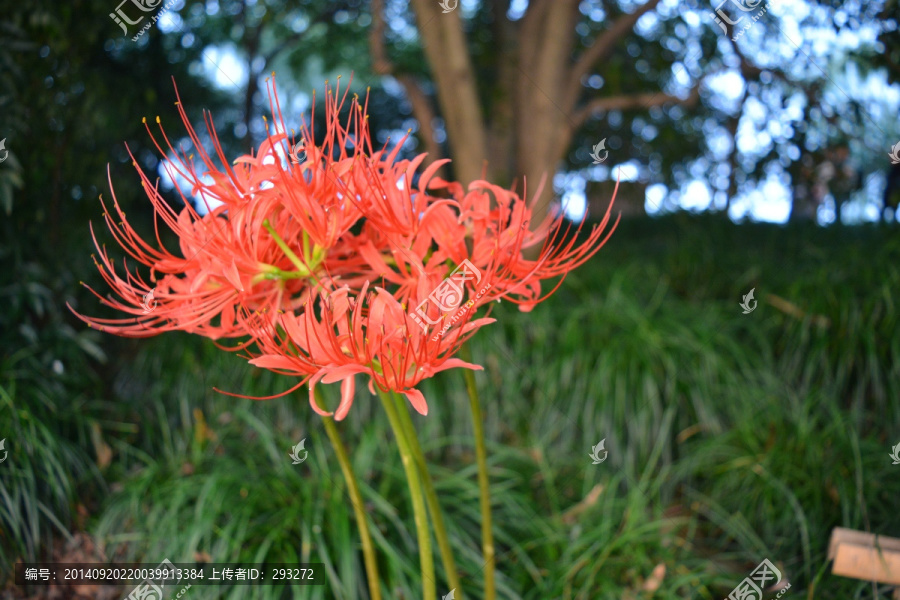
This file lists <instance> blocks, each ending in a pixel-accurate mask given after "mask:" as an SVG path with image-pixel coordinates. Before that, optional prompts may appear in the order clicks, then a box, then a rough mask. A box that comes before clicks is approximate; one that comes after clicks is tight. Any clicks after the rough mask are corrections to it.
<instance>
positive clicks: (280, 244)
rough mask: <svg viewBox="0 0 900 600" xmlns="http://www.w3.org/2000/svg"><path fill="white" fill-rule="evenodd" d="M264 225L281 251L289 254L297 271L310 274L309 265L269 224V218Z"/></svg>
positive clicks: (286, 254) (307, 242) (306, 243)
mask: <svg viewBox="0 0 900 600" xmlns="http://www.w3.org/2000/svg"><path fill="white" fill-rule="evenodd" d="M262 225H263V227H264V228H265V229H266V231H268V232H269V235H271V236H272V239H273V240H275V243H276V244H278V247H279V248H281V251H282V252H284V254H285V256H287V257H288V259H289V260H290V261H291V262H292V263H293V264H294V266H295V267H297V272H298V273H306V276H309V274H310V269H309V267H307V266H306V265H304V264H303V261H301V260H300V258H299V257H298V256H297V255H296V254H294V251H293V250H291V249H290V248H289V247H288V245H287V244H286V243H284V240H283V239H281V236H280V235H278V234H277V233H276V232H275V229H274V228H273V227H272V225H270V224H269V220H268V219H265V220H264V221H263V223H262ZM305 245H306V246H308V245H309V241H308V240H305ZM304 250H305V249H304ZM306 256H309V254H308V253H307V254H306Z"/></svg>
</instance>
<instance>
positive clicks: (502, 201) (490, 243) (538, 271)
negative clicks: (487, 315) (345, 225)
mask: <svg viewBox="0 0 900 600" xmlns="http://www.w3.org/2000/svg"><path fill="white" fill-rule="evenodd" d="M441 186H444V187H446V188H447V189H448V191H450V192H451V194H452V195H453V196H454V197H456V198H457V199H458V205H459V207H460V215H459V220H458V224H457V225H456V226H455V227H454V226H453V225H452V224H450V225H449V227H450V229H451V231H452V232H453V233H452V234H451V235H446V236H443V237H442V238H441V239H442V240H443V241H444V243H445V246H444V249H445V253H446V256H447V257H448V258H449V260H450V261H451V262H452V263H453V264H457V265H458V264H461V263H462V262H463V261H464V260H468V261H469V262H470V263H471V264H473V265H474V266H475V267H476V268H477V269H478V270H479V271H481V272H488V273H491V274H492V277H491V282H492V286H491V290H490V291H489V293H487V294H484V295H483V296H482V297H480V298H479V300H478V305H481V304H486V303H488V302H491V301H492V300H496V299H500V298H507V299H509V300H510V301H512V302H514V303H516V304H518V305H519V308H520V310H522V311H524V312H528V311H530V310H531V309H532V308H534V306H535V305H536V304H538V303H539V302H543V301H544V300H546V299H547V298H548V297H549V296H550V295H552V294H553V293H554V292H555V291H556V290H557V289H559V286H560V285H562V282H563V280H565V276H566V275H567V274H568V273H569V272H571V271H572V270H573V269H576V268H578V267H579V266H581V265H582V264H584V263H585V262H586V261H587V260H588V259H590V258H591V257H592V256H593V255H594V254H596V253H597V251H599V250H600V248H602V247H603V245H604V244H606V242H607V241H608V240H609V238H610V236H611V235H612V233H613V232H614V231H615V229H616V227H617V226H618V224H619V219H620V218H621V216H619V217H617V218H616V221H615V223H614V224H613V226H612V228H611V229H610V230H609V231H608V232H606V233H605V235H604V232H605V230H606V226H607V224H608V223H609V220H610V212H611V210H612V206H613V202H614V201H615V195H616V192H618V183H617V184H616V188H615V191H614V192H613V198H612V200H611V201H610V204H609V207H608V208H607V211H606V214H605V215H604V217H603V220H602V221H601V222H600V223H599V224H596V225H594V226H593V227H592V229H591V231H590V233H589V234H588V236H587V237H586V238H585V239H584V240H583V241H582V242H581V243H578V238H579V234H580V233H581V230H582V227H583V225H584V222H583V221H582V223H580V224H579V225H578V226H577V227H576V228H575V230H574V231H572V227H571V225H566V226H565V227H563V225H564V221H565V216H564V215H563V214H562V211H561V210H559V209H558V208H557V209H555V210H552V211H551V212H550V213H548V215H547V216H546V217H545V219H544V221H543V222H542V223H541V224H540V225H539V226H538V227H537V228H535V229H534V230H533V231H532V230H530V229H529V226H530V224H531V217H532V207H530V206H528V205H527V203H526V202H525V201H524V200H523V199H522V198H520V197H519V196H518V195H517V194H516V193H515V192H514V191H510V190H506V189H504V188H501V187H499V186H496V185H493V184H491V183H489V182H487V181H474V182H472V183H471V184H470V185H469V189H468V191H467V192H466V193H463V192H462V188H461V186H459V185H458V184H456V185H453V184H440V183H438V184H435V185H434V186H433V187H441ZM539 195H540V194H536V195H535V198H537V197H539ZM540 243H542V246H541V250H540V253H539V254H538V257H537V259H536V260H528V259H526V258H525V257H524V252H523V250H526V249H528V248H530V247H533V246H536V245H537V244H540ZM470 247H471V249H469V248H470ZM559 276H562V278H561V279H560V280H559V281H558V282H557V283H556V286H555V287H554V288H553V289H552V290H550V291H549V292H547V293H546V294H544V295H543V296H542V295H541V285H540V282H541V281H542V280H545V279H550V278H554V277H559Z"/></svg>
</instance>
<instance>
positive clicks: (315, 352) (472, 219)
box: [76, 78, 614, 420]
mask: <svg viewBox="0 0 900 600" xmlns="http://www.w3.org/2000/svg"><path fill="white" fill-rule="evenodd" d="M269 85H270V86H271V87H270V88H269V98H270V108H271V111H272V114H273V115H274V118H275V119H276V122H277V124H278V125H280V127H274V128H270V129H274V132H272V131H270V132H269V134H268V136H267V139H266V140H265V141H264V142H263V143H262V144H261V145H260V147H259V150H258V151H257V152H256V154H255V155H254V154H251V155H247V156H242V157H240V158H238V159H237V160H235V161H234V164H233V165H229V164H228V161H227V160H226V158H225V156H224V153H223V151H222V148H221V145H220V144H219V141H218V138H217V136H216V133H215V128H214V126H213V122H212V119H211V117H209V116H206V118H205V121H206V127H207V130H208V132H209V135H210V137H211V139H212V141H213V144H214V146H215V153H216V156H217V157H218V159H219V162H220V163H221V167H220V166H219V165H217V164H216V163H215V162H214V160H213V158H212V157H210V155H209V154H207V153H206V152H205V151H204V150H203V145H202V143H201V141H200V139H199V138H198V136H197V134H196V132H195V131H194V130H193V128H192V127H191V125H190V123H189V122H188V120H187V116H186V114H185V111H184V109H183V107H182V105H181V99H180V97H179V99H178V100H179V101H178V109H179V112H180V114H181V118H182V120H183V121H184V124H185V126H186V127H187V130H188V133H189V135H190V139H191V141H192V145H193V147H194V148H195V149H196V152H197V154H198V155H199V159H200V161H201V162H202V167H203V168H202V169H201V170H202V175H201V174H198V172H197V167H198V165H195V163H194V160H193V155H190V156H188V155H187V154H186V153H185V152H184V151H183V150H182V151H178V150H175V148H173V147H172V144H171V142H170V141H169V139H168V137H166V135H165V132H163V131H162V128H160V131H161V135H162V139H163V140H164V141H165V146H166V147H167V148H168V150H169V152H170V154H171V157H172V158H170V159H169V163H168V167H167V168H169V169H170V175H171V176H172V179H173V180H174V181H176V182H177V181H179V180H181V181H187V182H189V184H190V187H191V189H190V196H191V197H193V198H195V199H198V202H202V203H205V204H206V207H207V209H208V210H207V211H206V212H205V214H203V215H201V214H199V213H198V212H197V211H195V210H194V208H193V207H192V204H191V201H190V199H189V198H188V197H185V194H184V192H183V190H181V189H180V188H179V194H181V196H182V200H183V201H184V208H182V209H181V210H180V211H175V210H173V209H172V208H171V207H170V206H169V204H168V203H167V202H166V201H165V200H164V199H163V197H162V196H161V195H160V193H159V190H158V189H157V188H156V187H154V185H153V184H152V183H151V181H150V179H149V178H148V177H147V175H146V174H145V173H144V172H143V171H142V170H141V169H140V167H139V166H138V165H137V162H136V161H134V157H133V156H132V160H133V161H134V166H135V168H136V169H137V171H138V173H139V174H140V177H141V180H142V184H143V187H144V190H145V191H146V193H147V196H148V197H149V199H150V201H151V203H152V204H153V208H154V212H155V215H157V216H158V218H160V219H162V221H163V222H164V223H165V225H166V226H168V227H169V228H170V229H171V230H172V231H173V232H174V233H175V234H176V235H177V236H178V239H179V242H180V246H181V247H180V255H179V254H176V253H172V252H169V251H168V250H166V249H165V248H164V247H163V244H162V241H161V240H160V237H159V231H158V229H157V231H156V243H155V244H152V243H148V242H147V241H145V240H144V239H143V238H142V237H140V236H139V235H138V234H137V233H136V232H135V231H134V229H133V228H132V227H131V226H130V225H129V223H128V221H127V220H126V218H125V213H124V212H122V210H121V208H120V206H119V204H118V202H117V201H116V198H115V193H114V192H113V207H114V209H115V215H116V216H112V215H111V214H110V212H109V210H108V209H107V208H106V205H105V204H104V217H105V219H106V223H107V226H108V227H109V230H110V232H111V233H112V235H113V236H114V237H115V239H116V241H117V242H118V243H119V244H120V245H121V246H122V248H124V249H125V251H126V252H127V253H128V254H129V255H130V256H131V258H133V259H134V260H136V261H137V262H139V263H141V264H143V265H145V266H147V267H149V268H150V281H149V282H147V281H145V280H144V279H143V278H142V277H141V276H140V275H139V274H137V273H136V272H132V271H131V270H130V269H129V267H128V264H127V262H126V264H124V265H123V267H122V272H117V271H116V270H115V268H114V265H113V261H112V260H111V259H110V258H109V256H108V254H107V252H106V250H105V248H104V247H103V246H101V245H100V244H99V243H98V242H97V239H96V236H94V243H95V245H96V247H97V251H98V252H99V254H100V257H101V260H100V262H98V263H97V266H98V269H99V270H100V272H101V273H102V275H103V277H104V279H105V280H106V281H107V283H108V284H109V285H110V287H111V288H112V289H113V290H114V291H115V292H116V294H117V295H118V298H117V299H114V298H112V297H103V296H101V295H100V294H97V292H94V294H95V295H96V296H97V297H98V298H99V299H100V301H101V302H102V303H104V304H106V305H108V306H111V307H113V308H115V309H117V310H119V311H122V312H125V313H128V314H130V315H133V316H132V317H131V318H126V319H100V318H93V317H86V316H83V315H80V314H79V315H78V316H79V317H80V318H81V319H82V320H83V321H85V322H86V323H87V324H88V325H90V326H92V327H97V328H99V329H101V330H103V331H108V332H110V333H114V334H117V335H123V336H131V337H146V336H151V335H156V334H158V333H161V332H163V331H169V330H181V331H187V332H191V333H197V334H200V335H203V336H206V337H209V338H211V339H213V340H217V339H223V338H248V339H247V340H246V341H244V342H243V343H241V344H239V345H237V346H234V347H230V348H228V349H230V350H244V349H249V350H248V352H249V353H250V362H251V363H252V364H254V365H256V366H259V367H263V368H266V369H270V370H272V371H275V372H278V373H282V374H286V375H292V376H295V377H300V382H299V383H298V384H297V385H296V386H294V387H292V388H291V389H289V390H287V391H286V392H284V393H285V394H286V393H288V392H290V391H293V390H294V389H296V388H298V387H300V386H302V385H304V384H306V383H309V388H310V389H309V393H310V403H311V405H312V407H313V409H314V410H315V411H316V412H318V413H320V414H322V415H331V413H330V412H327V411H325V410H324V409H322V408H321V407H319V406H318V405H317V404H316V402H315V400H314V396H313V389H314V386H315V385H316V384H317V383H319V382H322V383H333V382H336V381H342V386H341V389H342V400H341V403H340V406H339V407H338V409H337V411H336V414H335V418H336V419H338V420H340V419H343V418H344V417H345V416H346V415H347V412H348V410H349V409H350V405H351V403H352V399H353V396H354V392H355V385H354V378H355V376H356V375H357V374H365V375H368V376H369V389H370V390H372V392H373V393H374V389H373V387H372V386H373V385H377V386H379V387H380V388H381V389H383V390H388V389H389V390H393V391H396V392H399V393H402V394H404V395H405V396H406V398H407V399H408V400H409V401H410V403H411V404H412V406H413V407H414V408H415V409H416V410H417V411H418V412H419V413H421V414H426V413H427V411H428V407H427V405H426V403H425V399H424V397H423V396H422V394H421V392H419V391H418V390H417V389H416V387H415V386H416V385H417V384H418V383H419V382H420V381H422V380H423V379H425V378H427V377H431V376H432V375H434V374H435V373H437V372H439V371H442V370H445V369H450V368H454V367H463V368H469V369H481V367H480V366H478V365H474V364H470V363H466V362H464V361H462V360H460V359H456V358H453V356H454V354H455V353H456V352H457V350H458V349H459V347H460V346H461V344H463V343H464V342H465V341H466V340H467V339H468V338H469V337H471V336H472V335H473V334H474V333H475V332H476V331H477V330H478V329H480V328H481V327H483V326H485V325H487V324H489V323H492V322H493V321H494V319H491V318H488V316H487V314H485V315H484V316H482V317H481V318H474V315H475V314H476V312H477V311H478V309H479V307H483V306H485V305H488V304H489V303H490V302H491V301H493V300H499V299H500V298H506V299H508V300H510V301H512V302H515V303H517V304H519V305H520V308H521V309H522V310H526V311H527V310H531V308H533V306H534V305H535V304H536V303H538V302H541V301H542V300H544V299H545V298H546V297H547V296H548V295H549V294H550V293H552V292H553V291H555V290H556V288H553V290H551V291H550V292H549V293H547V294H544V295H542V292H541V281H542V280H544V279H548V278H554V277H557V276H565V274H566V273H568V272H569V271H570V270H572V269H573V268H575V267H577V266H579V265H581V264H582V263H583V262H584V261H586V260H587V259H589V258H590V257H591V256H592V255H593V254H594V253H595V252H597V250H599V249H600V247H601V246H602V245H603V244H604V243H605V242H606V240H607V239H608V238H609V235H610V234H611V233H612V230H610V231H609V233H608V234H607V235H606V237H602V234H603V232H604V230H605V229H606V225H607V223H608V221H609V218H610V213H609V210H607V213H606V215H605V217H604V219H603V221H602V223H600V224H599V225H596V226H595V227H594V228H593V230H592V231H591V232H590V234H589V235H588V236H587V237H586V238H585V239H584V240H583V241H582V242H581V243H580V244H579V243H576V237H577V233H578V232H579V231H580V227H579V228H578V231H575V232H572V231H569V230H568V228H566V230H565V231H563V229H564V228H563V227H562V225H563V216H562V215H561V214H555V215H548V216H547V218H546V219H545V220H544V221H543V222H542V223H541V224H539V225H538V226H537V227H535V229H534V230H531V229H530V228H529V226H530V224H531V223H530V219H531V214H532V210H531V208H530V207H529V206H528V205H527V204H526V203H525V201H523V200H522V199H521V198H520V197H519V196H518V195H517V194H516V193H515V192H513V191H509V190H506V189H503V188H500V187H498V186H495V185H492V184H491V183H489V182H487V181H474V182H472V183H471V184H470V185H469V186H468V187H467V188H466V187H464V186H462V185H461V184H459V183H455V182H448V181H444V180H442V179H440V178H438V177H436V176H435V173H436V172H437V170H438V169H439V168H440V167H441V165H442V164H444V163H446V162H448V161H435V162H433V163H432V164H431V165H430V166H429V167H428V168H426V169H425V170H424V171H423V172H421V173H420V174H418V178H417V179H416V175H417V173H418V171H419V167H420V166H421V164H422V162H423V161H424V160H425V155H424V154H423V155H420V156H417V157H416V158H414V159H413V160H397V154H398V152H399V149H400V147H401V146H402V142H401V143H400V144H397V145H396V147H395V148H394V149H393V151H391V152H387V151H386V150H385V149H382V150H379V151H375V150H374V149H373V148H372V144H371V139H370V135H369V128H368V121H367V115H366V106H365V105H360V103H359V101H358V98H357V97H356V96H354V97H353V98H352V99H351V100H350V102H349V107H348V112H349V116H348V117H347V118H346V120H345V121H344V122H343V123H342V122H341V120H340V115H341V112H342V111H343V110H344V108H345V106H346V105H347V104H348V102H347V99H348V92H346V91H345V92H344V94H343V96H340V86H338V89H336V90H334V91H332V90H331V89H330V88H326V98H325V114H326V124H327V128H326V129H327V130H326V131H325V134H324V136H323V141H322V142H321V143H319V144H316V143H315V140H316V135H315V133H316V132H315V128H314V126H313V125H310V126H309V127H307V126H304V127H303V128H301V132H300V133H301V136H300V137H301V140H302V142H301V143H302V146H303V149H304V151H305V154H306V160H305V161H303V162H302V163H300V164H296V163H294V162H292V161H288V160H286V155H287V153H286V152H285V147H286V146H287V145H288V144H289V143H293V142H294V141H295V140H293V139H290V138H289V137H288V135H287V134H286V133H285V132H286V131H288V130H287V128H286V127H285V124H284V117H283V114H282V112H281V106H280V104H279V102H278V97H277V94H276V90H275V83H274V78H273V79H271V80H269ZM176 95H177V91H176ZM313 111H315V97H314V100H313ZM145 123H146V120H145ZM157 123H159V118H158V117H157ZM147 131H148V132H149V133H150V135H151V137H152V138H153V142H154V145H156V147H157V149H158V150H159V152H160V153H161V154H163V155H164V156H165V155H166V152H165V151H164V150H163V148H162V147H161V146H160V144H159V142H158V141H157V139H156V137H154V136H153V133H152V132H151V131H150V128H149V127H147ZM110 186H112V182H111V181H110ZM101 202H102V198H101ZM610 206H612V204H610ZM613 228H614V227H613ZM91 231H92V235H93V229H92V230H91ZM538 244H542V247H541V250H540V252H539V255H538V256H537V258H536V259H535V260H528V259H526V258H525V256H524V253H523V251H524V250H526V249H528V248H529V247H533V246H536V245H538ZM459 265H465V267H464V268H463V276H462V277H458V276H457V275H458V274H459V273H458V271H459V270H458V269H457V267H458V266H459ZM448 275H450V279H447V277H448ZM473 279H474V281H477V286H478V289H475V287H474V286H475V285H476V284H475V283H474V282H473ZM561 281H562V280H560V283H561ZM558 285H559V284H557V287H558ZM466 290H468V293H469V301H468V302H467V303H466V305H465V309H466V310H465V311H464V313H465V314H462V316H461V318H460V313H461V311H459V310H458V307H459V305H460V303H461V301H462V298H463V295H464V294H465V291H466ZM91 291H92V292H93V290H91ZM476 292H477V295H476ZM150 296H152V299H153V302H154V304H153V306H152V307H149V306H148V304H147V302H148V300H147V299H148V297H150ZM450 309H452V310H450ZM485 312H486V313H489V312H490V308H489V307H488V308H487V310H486V311H485ZM76 314H78V313H76ZM429 325H431V328H430V329H429ZM280 395H283V394H279V396H280ZM273 397H275V396H273Z"/></svg>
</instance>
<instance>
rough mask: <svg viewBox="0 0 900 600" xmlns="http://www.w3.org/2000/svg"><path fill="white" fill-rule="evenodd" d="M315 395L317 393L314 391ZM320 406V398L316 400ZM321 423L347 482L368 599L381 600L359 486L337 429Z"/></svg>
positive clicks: (328, 421) (331, 423) (326, 419)
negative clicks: (367, 585) (363, 564)
mask: <svg viewBox="0 0 900 600" xmlns="http://www.w3.org/2000/svg"><path fill="white" fill-rule="evenodd" d="M316 395H317V396H318V395H319V391H318V390H316ZM318 400H319V402H320V406H321V405H322V404H321V397H320V398H318ZM322 421H323V422H324V423H325V432H326V433H327V434H328V439H330V440H331V445H332V446H334V452H335V454H337V457H338V462H339V463H340V464H341V471H342V472H343V473H344V481H346V482H347V492H348V493H349V494H350V503H351V504H352V505H353V512H354V513H355V514H356V522H357V524H358V525H359V537H360V540H361V541H362V548H363V560H364V562H365V564H366V577H367V578H368V580H369V597H370V598H371V600H381V582H380V580H379V578H378V563H377V562H376V560H375V546H374V545H373V544H372V536H371V535H370V534H369V523H368V521H367V520H366V511H365V509H364V508H363V501H362V494H360V493H359V485H358V484H357V483H356V477H355V475H354V473H353V467H352V466H351V464H350V458H349V457H348V456H347V449H346V448H344V444H343V442H341V438H340V436H339V435H338V430H337V427H335V425H334V420H333V419H332V418H331V417H324V418H323V419H322Z"/></svg>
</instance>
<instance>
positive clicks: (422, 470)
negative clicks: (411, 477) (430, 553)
mask: <svg viewBox="0 0 900 600" xmlns="http://www.w3.org/2000/svg"><path fill="white" fill-rule="evenodd" d="M393 396H394V402H395V404H396V405H397V411H398V412H399V413H400V424H401V425H402V426H403V431H404V432H405V434H406V439H407V441H408V442H409V445H410V449H411V450H412V453H413V457H414V458H415V460H416V464H417V465H418V466H419V475H420V476H421V478H422V483H423V485H424V487H425V502H426V503H427V504H428V513H429V514H430V515H431V522H432V523H433V524H434V537H436V538H437V543H438V547H439V548H440V550H441V560H442V561H443V563H444V570H445V571H446V572H447V579H449V581H450V589H455V590H456V597H457V598H458V600H462V598H463V594H462V587H461V586H460V584H459V574H458V573H457V572H456V561H455V560H453V551H452V550H451V549H450V538H449V537H448V536H447V528H446V527H445V526H444V516H443V514H442V513H441V505H440V504H439V503H438V496H437V492H435V491H434V482H432V480H431V474H430V473H429V472H428V465H427V464H426V463H425V454H424V453H423V452H422V446H421V445H419V436H418V435H416V428H415V426H414V425H413V422H412V419H411V418H410V416H409V410H408V409H407V408H406V400H404V398H403V397H402V396H401V395H399V394H393Z"/></svg>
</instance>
